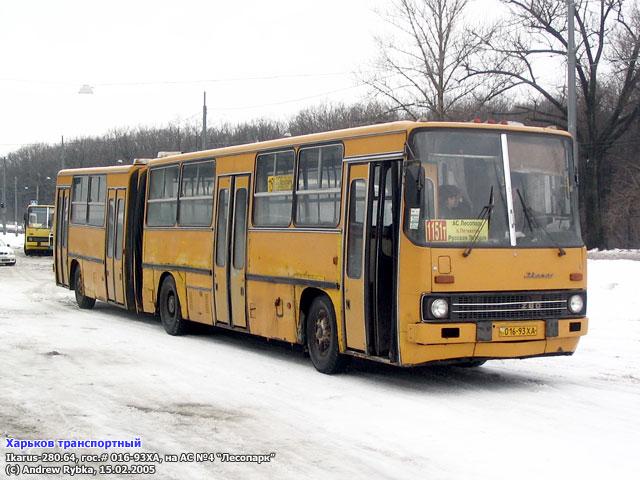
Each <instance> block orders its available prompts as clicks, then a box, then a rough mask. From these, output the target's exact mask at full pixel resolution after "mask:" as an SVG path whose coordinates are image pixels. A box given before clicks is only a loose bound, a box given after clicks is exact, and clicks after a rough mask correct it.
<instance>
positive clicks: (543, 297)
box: [451, 292, 570, 320]
mask: <svg viewBox="0 0 640 480" xmlns="http://www.w3.org/2000/svg"><path fill="white" fill-rule="evenodd" d="M568 296H569V295H568V294H567V293H566V292H549V293H521V294H513V293H509V294H486V295H484V294H476V295H453V296H452V297H451V320H483V319H486V320H500V319H509V320H518V319H520V320H534V319H545V318H560V317H567V316H570V315H569V311H568V310H567V299H568Z"/></svg>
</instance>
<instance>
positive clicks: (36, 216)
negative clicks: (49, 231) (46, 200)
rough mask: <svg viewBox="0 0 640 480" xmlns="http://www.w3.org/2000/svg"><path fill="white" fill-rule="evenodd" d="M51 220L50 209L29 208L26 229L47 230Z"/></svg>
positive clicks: (51, 212)
mask: <svg viewBox="0 0 640 480" xmlns="http://www.w3.org/2000/svg"><path fill="white" fill-rule="evenodd" d="M52 218H53V209H52V208H51V207H29V209H28V222H27V227H30V228H49V227H50V225H51V222H52Z"/></svg>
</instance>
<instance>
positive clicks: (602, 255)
mask: <svg viewBox="0 0 640 480" xmlns="http://www.w3.org/2000/svg"><path fill="white" fill-rule="evenodd" d="M587 256H588V257H589V258H590V259H592V260H640V250H638V249H621V248H615V249H613V250H598V249H597V248H595V249H593V250H589V251H588V252H587Z"/></svg>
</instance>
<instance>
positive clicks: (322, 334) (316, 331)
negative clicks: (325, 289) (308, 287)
mask: <svg viewBox="0 0 640 480" xmlns="http://www.w3.org/2000/svg"><path fill="white" fill-rule="evenodd" d="M306 330H307V331H306V333H307V348H308V349H309V356H310V357H311V362H312V363H313V366H314V367H316V370H318V371H319V372H321V373H326V374H332V373H338V372H341V371H343V370H344V367H345V366H346V364H347V358H346V357H345V356H343V355H341V354H340V348H339V345H338V329H337V327H336V316H335V313H334V312H333V306H332V305H331V301H330V300H329V299H328V298H326V297H318V298H316V299H315V300H314V301H313V303H312V304H311V308H310V309H309V314H308V315H307V325H306Z"/></svg>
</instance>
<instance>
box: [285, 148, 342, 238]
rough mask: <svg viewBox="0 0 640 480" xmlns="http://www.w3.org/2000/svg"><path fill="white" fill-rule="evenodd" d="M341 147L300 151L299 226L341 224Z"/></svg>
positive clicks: (297, 216)
mask: <svg viewBox="0 0 640 480" xmlns="http://www.w3.org/2000/svg"><path fill="white" fill-rule="evenodd" d="M341 186H342V145H330V146H326V147H313V148H305V149H303V150H301V151H300V161H299V164H298V185H297V188H296V205H297V209H296V225H302V226H326V227H335V226H337V225H338V222H339V221H340V189H341Z"/></svg>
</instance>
